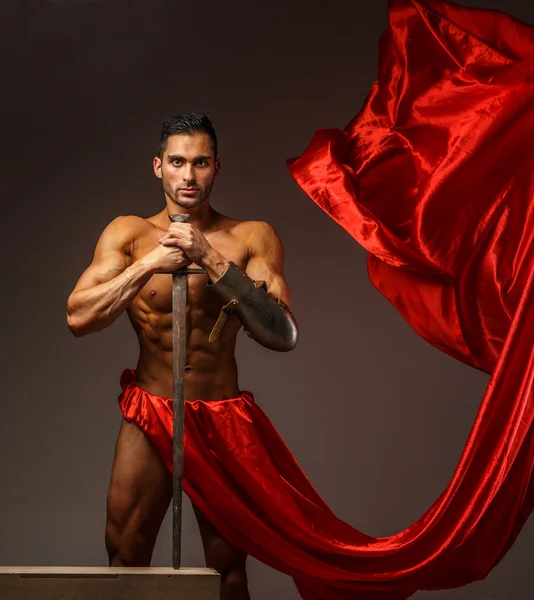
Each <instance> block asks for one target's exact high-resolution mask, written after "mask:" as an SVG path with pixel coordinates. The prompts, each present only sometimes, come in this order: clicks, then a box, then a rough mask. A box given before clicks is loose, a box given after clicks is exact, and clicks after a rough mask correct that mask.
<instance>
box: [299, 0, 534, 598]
mask: <svg viewBox="0 0 534 600" xmlns="http://www.w3.org/2000/svg"><path fill="white" fill-rule="evenodd" d="M389 23H390V27H389V29H388V30H387V31H386V33H385V34H384V35H383V37H382V39H381V42H380V53H379V74H378V79H377V81H376V82H375V84H374V85H373V87H372V89H371V91H370V93H369V95H368V97H367V99H366V102H365V104H364V106H363V108H362V110H361V111H360V112H359V113H358V114H357V115H356V117H355V118H354V119H353V120H352V121H351V122H350V123H349V124H348V125H347V127H346V128H345V129H344V130H343V131H340V130H335V129H330V130H320V131H318V132H317V133H316V134H315V136H314V138H313V140H312V142H311V143H310V145H309V147H308V148H307V149H306V151H305V152H304V154H303V155H302V156H301V157H299V158H296V159H290V160H288V166H289V169H290V171H291V173H292V175H293V176H294V178H295V180H296V181H297V183H298V184H299V185H300V186H301V187H302V189H303V190H304V191H305V192H306V193H307V194H308V195H309V196H310V197H311V198H312V199H313V200H314V201H315V202H316V203H317V204H318V205H319V206H320V207H321V208H322V209H323V210H324V211H325V212H326V213H327V214H328V215H330V216H331V217H332V218H333V219H334V220H335V221H336V222H338V223H339V224H340V225H341V226H342V227H343V228H344V229H345V230H346V231H347V232H349V233H350V234H351V235H352V236H353V237H354V238H355V239H356V240H357V241H358V242H359V243H360V244H361V245H362V246H364V247H365V248H366V249H367V250H368V251H369V260H368V272H369V276H370V279H371V281H372V283H373V284H374V285H375V286H376V287H377V288H378V290H380V292H382V294H384V295H385V297H386V298H388V299H389V300H390V302H392V303H393V305H394V306H395V307H396V308H397V309H398V311H399V312H400V313H401V314H402V316H403V317H404V318H405V319H406V321H407V322H408V323H409V324H410V325H411V326H412V327H413V328H414V329H415V330H416V331H417V332H418V333H419V334H420V335H421V336H422V337H423V338H425V339H426V340H427V341H428V342H430V343H431V344H433V345H434V346H436V347H437V348H439V349H441V350H442V351H444V352H446V353H448V354H449V355H451V356H453V357H455V358H457V359H459V360H461V361H463V362H465V363H467V364H469V365H472V366H473V367H475V368H478V369H482V370H484V371H486V372H487V373H490V374H491V380H490V383H489V385H488V388H487V391H486V394H485V396H484V399H483V401H482V404H481V407H480V410H479V413H478V415H477V417H476V420H475V423H474V425H473V429H472V431H471V434H470V436H469V438H468V441H467V444H466V447H465V449H464V452H463V455H462V457H461V460H460V462H459V464H458V467H457V469H456V471H455V473H454V476H453V478H452V481H451V483H450V484H449V486H448V487H447V489H446V490H445V491H444V492H443V494H442V495H441V497H440V498H438V500H437V501H436V502H435V503H434V505H433V506H432V507H431V508H430V510H429V511H428V512H427V513H426V514H424V515H423V516H422V517H421V518H420V519H419V520H418V521H417V522H416V523H415V524H413V525H412V526H411V527H409V528H408V529H406V530H405V531H403V532H400V533H399V534H397V535H394V536H391V537H389V538H383V539H381V540H375V541H372V542H371V543H368V545H367V546H366V547H363V546H362V547H361V548H357V547H356V548H354V553H355V555H356V554H360V556H361V557H363V558H364V560H356V561H354V570H353V571H352V572H351V579H352V580H359V581H361V582H365V581H368V580H369V578H370V577H371V576H372V577H373V579H374V581H376V582H379V581H380V582H383V584H384V586H388V587H390V588H392V589H401V588H404V587H405V586H413V587H414V588H415V589H433V588H434V589H435V588H450V587H456V586H460V585H463V584H465V583H468V582H471V581H473V580H477V579H481V578H484V577H485V576H486V574H487V573H488V572H489V571H490V570H491V569H492V567H493V566H494V565H495V564H496V563H497V562H498V561H499V560H500V559H501V558H502V556H503V555H504V554H505V553H506V552H507V550H508V549H509V548H510V546H511V545H512V543H513V541H514V539H515V538H516V536H517V534H518V533H519V531H520V529H521V527H522V525H523V524H524V522H525V520H526V519H527V517H528V515H529V514H530V513H531V511H532V508H533V506H534V480H533V479H532V465H533V460H534V422H533V406H534V398H533V394H532V382H533V374H534V367H533V363H534V350H533V347H534V344H533V332H534V281H533V262H534V193H533V192H534V179H533V167H532V164H533V157H534V110H533V107H534V85H533V83H534V27H531V26H529V25H526V24H524V23H521V22H520V21H518V20H515V19H513V18H512V17H510V16H508V15H506V14H504V13H502V12H499V11H490V10H479V9H470V8H464V7H460V6H458V5H455V4H452V3H449V2H444V1H439V0H391V1H390V3H389ZM378 550H379V552H378Z"/></svg>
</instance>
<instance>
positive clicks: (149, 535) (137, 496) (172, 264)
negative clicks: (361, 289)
mask: <svg viewBox="0 0 534 600" xmlns="http://www.w3.org/2000/svg"><path fill="white" fill-rule="evenodd" d="M153 166H154V172H155V174H156V177H158V178H159V179H161V181H162V184H163V190H164V193H165V208H164V209H163V210H162V211H161V212H159V213H158V214H156V215H154V216H152V217H149V218H147V219H144V218H140V217H136V216H123V217H118V218H116V219H115V220H114V221H112V222H111V223H110V224H109V225H108V226H107V227H106V229H105V230H104V232H103V233H102V235H101V237H100V239H99V241H98V244H97V246H96V250H95V253H94V258H93V261H92V263H91V265H90V266H89V268H88V269H87V270H86V271H85V272H84V273H83V274H82V276H81V277H80V279H79V281H78V282H77V284H76V286H75V288H74V290H73V292H72V294H71V295H70V297H69V300H68V307H67V320H68V326H69V328H70V329H71V331H72V332H73V333H74V335H76V336H82V335H86V334H88V333H93V332H97V331H100V330H102V329H104V328H105V327H108V326H109V325H111V323H113V321H115V319H117V317H119V316H120V315H121V314H122V313H123V312H124V311H127V313H128V316H129V318H130V321H131V323H132V325H133V327H134V329H135V331H136V333H137V336H138V338H139V347H140V353H139V360H138V363H137V368H136V384H137V385H138V386H139V387H140V388H142V389H143V390H146V391H148V392H150V393H151V394H154V395H156V396H161V397H163V398H171V397H172V315H171V280H172V276H171V275H170V273H172V272H173V271H175V270H176V269H179V268H180V267H184V266H188V265H191V264H192V265H194V266H197V267H201V268H203V269H204V270H205V271H206V274H205V275H189V276H188V289H189V300H188V307H187V318H188V321H187V328H188V340H187V357H186V375H185V398H186V400H187V399H195V400H204V401H214V400H221V399H231V398H235V397H236V396H239V394H240V391H239V386H238V374H237V365H236V360H235V355H234V350H235V344H236V337H237V333H238V331H239V329H240V327H241V326H242V325H243V326H244V328H245V329H246V330H247V332H248V333H249V335H251V336H252V337H253V338H255V339H256V340H257V341H258V342H259V343H261V344H262V345H264V346H266V347H269V348H272V349H275V350H280V351H285V350H291V349H292V348H293V347H294V346H295V344H296V342H297V337H298V334H297V329H296V323H295V321H294V320H293V317H292V315H291V313H290V311H289V308H288V307H289V306H290V295H289V291H288V287H287V284H286V282H285V280H284V277H283V274H282V269H283V248H282V245H281V242H280V240H279V238H278V236H277V235H276V233H275V232H274V230H273V229H272V228H271V227H270V226H269V225H268V224H267V223H264V222H255V221H249V222H246V221H245V222H240V221H236V220H234V219H231V218H228V217H225V216H223V215H222V214H219V213H218V212H216V211H215V210H214V209H213V208H212V207H211V205H210V192H211V190H212V187H213V184H214V181H215V178H216V176H217V174H218V173H219V168H220V162H219V159H218V158H217V139H216V135H215V132H214V130H213V127H212V125H211V123H210V121H209V119H208V118H207V117H205V116H203V115H195V114H180V115H178V116H176V117H171V118H169V119H168V120H167V121H166V122H165V123H164V125H163V129H162V133H161V143H160V152H159V156H156V157H155V158H154V161H153ZM173 213H188V214H190V215H191V217H190V221H189V222H188V223H171V222H170V220H169V214H173ZM238 268H239V269H241V270H242V271H245V272H246V274H247V275H248V276H249V277H250V278H251V279H252V280H255V281H264V282H265V285H266V289H267V290H268V294H267V293H265V291H264V290H262V289H261V288H259V287H258V286H257V285H253V282H252V281H251V280H250V279H248V277H244V276H243V273H242V271H239V270H238ZM227 280H228V281H227ZM275 299H279V300H280V301H278V302H277V301H276V300H275ZM223 306H226V307H227V310H228V309H229V310H231V311H232V309H233V312H230V313H229V315H228V318H227V321H226V323H225V324H224V326H223V327H222V329H220V332H219V333H218V335H212V338H216V339H212V341H209V337H210V333H212V334H213V333H214V331H213V328H214V324H215V322H216V321H217V319H218V317H219V315H220V313H221V308H222V307H223ZM171 496H172V477H171V473H170V471H169V469H168V465H167V466H166V465H165V464H164V462H163V461H162V459H161V457H160V455H158V453H157V452H156V450H155V449H154V446H153V444H151V442H150V441H149V439H148V438H147V436H146V435H145V433H143V431H142V430H141V429H140V428H139V427H138V425H137V424H135V423H133V422H130V421H128V420H126V419H124V418H123V420H122V424H121V428H120V432H119V436H118V439H117V444H116V452H115V459H114V463H113V468H112V473H111V481H110V487H109V493H108V503H107V526H106V547H107V551H108V555H109V562H110V565H112V566H121V565H129V566H147V565H149V564H150V561H151V557H152V552H153V548H154V544H155V541H156V537H157V534H158V531H159V528H160V525H161V522H162V520H163V518H164V515H165V513H166V511H167V508H168V506H169V502H170V500H171ZM194 508H195V514H196V517H197V520H198V524H199V528H200V533H201V538H202V542H203V546H204V553H205V557H206V564H207V565H208V566H209V567H212V568H214V569H216V570H217V571H219V573H221V581H222V587H221V598H222V599H225V600H226V599H227V600H230V599H232V600H241V599H248V598H249V597H250V596H249V593H248V589H247V577H246V569H245V561H246V555H245V553H244V552H242V551H240V550H238V549H237V548H235V547H232V546H231V545H230V544H229V543H228V542H226V541H225V540H224V539H223V538H222V537H221V535H219V533H218V531H217V530H216V529H215V528H214V527H213V526H212V525H211V523H210V522H208V520H207V519H206V518H205V517H204V516H203V515H202V514H201V513H200V511H199V510H198V508H197V507H194Z"/></svg>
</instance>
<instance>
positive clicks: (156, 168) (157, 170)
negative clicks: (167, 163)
mask: <svg viewBox="0 0 534 600" xmlns="http://www.w3.org/2000/svg"><path fill="white" fill-rule="evenodd" d="M152 165H153V167H154V173H155V175H156V177H157V178H158V179H161V178H162V177H163V175H162V173H161V158H160V157H159V156H154V160H153V161H152Z"/></svg>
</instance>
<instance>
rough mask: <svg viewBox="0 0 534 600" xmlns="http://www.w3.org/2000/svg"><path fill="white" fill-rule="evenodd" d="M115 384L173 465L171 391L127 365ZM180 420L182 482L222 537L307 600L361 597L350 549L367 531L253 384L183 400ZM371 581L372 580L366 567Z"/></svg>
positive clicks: (132, 416)
mask: <svg viewBox="0 0 534 600" xmlns="http://www.w3.org/2000/svg"><path fill="white" fill-rule="evenodd" d="M121 387H122V390H123V391H122V394H121V395H120V396H119V404H120V407H121V410H122V413H123V415H124V417H125V419H127V420H128V421H131V422H133V423H136V424H137V425H138V426H139V427H140V428H141V429H142V431H143V432H144V433H145V434H146V436H147V437H148V439H149V440H150V441H151V443H152V444H153V446H154V448H155V449H156V451H157V452H158V454H159V456H160V457H161V458H162V460H163V462H164V463H165V465H166V466H167V467H168V469H169V470H172V400H171V399H169V398H162V397H160V396H155V395H153V394H150V393H149V392H147V391H145V390H143V389H141V388H140V387H138V386H137V385H136V379H135V371H133V370H132V369H127V370H125V371H124V373H123V374H122V377H121ZM184 420H185V421H184V473H183V489H184V491H185V493H186V494H187V495H188V496H189V497H190V498H191V501H192V502H193V503H194V504H195V505H196V506H197V507H198V508H199V509H200V510H201V511H202V513H203V514H204V515H205V516H206V518H207V519H208V520H209V521H210V522H211V523H212V524H213V525H214V526H215V527H216V528H217V529H218V531H219V532H220V533H221V535H222V536H223V537H224V538H225V539H226V540H227V541H228V542H230V543H231V544H233V545H234V546H236V547H237V548H240V549H241V550H243V551H245V552H247V553H248V554H250V555H251V556H254V557H255V558H257V559H258V560H261V561H262V562H264V563H266V564H268V565H270V566H271V567H273V568H275V569H277V570H279V571H282V572H283V573H287V574H288V575H291V576H292V577H293V578H294V579H295V583H296V585H297V587H298V589H299V591H300V594H301V596H302V597H303V598H305V599H307V600H315V599H334V598H351V597H352V598H364V597H365V594H364V595H361V592H359V593H358V592H356V591H354V590H355V585H354V584H355V582H353V581H350V573H351V571H356V570H357V569H356V565H357V564H358V561H359V560H365V559H363V557H362V558H361V559H359V555H360V554H361V553H360V552H358V551H357V550H356V551H355V549H356V548H359V547H361V546H363V547H365V546H366V545H367V542H368V541H370V540H372V539H373V538H370V537H368V536H366V535H364V534H362V533H360V532H358V531H356V530H355V529H353V528H352V527H350V526H349V525H347V524H346V523H344V522H343V521H341V520H340V519H338V518H337V517H336V516H335V515H334V514H333V513H332V511H331V510H330V509H329V508H328V506H327V505H326V504H325V503H324V501H323V500H322V499H321V497H320V496H319V494H318V493H317V492H316V490H315V489H314V488H313V486H312V485H311V483H310V482H309V481H308V479H307V477H306V475H305V474H304V473H303V471H302V470H301V468H300V467H299V465H298V463H297V461H296V460H295V458H294V457H293V455H292V454H291V452H290V451H289V449H288V448H287V446H286V445H285V443H284V441H283V440H282V438H281V437H280V435H279V434H278V433H277V431H276V429H275V428H274V426H273V425H272V423H271V422H270V421H269V419H268V418H267V416H266V415H265V413H264V412H263V411H262V410H261V409H260V407H259V406H258V405H257V404H256V403H255V401H254V397H253V395H252V394H251V393H250V392H242V394H241V396H240V397H238V398H232V399H229V400H217V401H203V400H186V401H185V410H184ZM355 545H356V546H355ZM368 580H369V582H370V585H371V586H372V583H371V582H372V580H373V575H369V577H368ZM330 586H334V587H335V588H338V589H334V587H330ZM351 588H352V590H353V591H351ZM357 588H358V589H360V590H361V589H365V588H366V584H365V583H363V584H362V582H361V581H360V582H358V583H357ZM410 593H411V592H409V593H407V592H403V593H402V594H399V595H393V596H392V595H391V592H389V593H388V594H385V595H384V596H383V597H384V598H388V599H389V598H406V597H407V596H409V595H410ZM376 597H378V596H376V594H373V598H376Z"/></svg>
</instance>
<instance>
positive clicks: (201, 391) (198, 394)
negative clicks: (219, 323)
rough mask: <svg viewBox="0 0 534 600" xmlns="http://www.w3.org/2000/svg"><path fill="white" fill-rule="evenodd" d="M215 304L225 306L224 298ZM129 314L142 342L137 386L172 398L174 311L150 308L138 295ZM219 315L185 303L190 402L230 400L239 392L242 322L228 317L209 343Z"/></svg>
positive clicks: (186, 387) (187, 389)
mask: <svg viewBox="0 0 534 600" xmlns="http://www.w3.org/2000/svg"><path fill="white" fill-rule="evenodd" d="M143 304H145V306H142V305H143ZM210 304H211V303H210ZM141 306H142V308H144V309H145V310H142V309H141ZM217 306H218V307H222V302H221V303H217ZM199 308H200V307H199ZM147 309H148V310H147ZM128 315H129V317H130V321H131V323H132V325H133V327H134V329H135V331H136V333H137V337H138V340H139V359H138V362H137V367H136V378H137V385H138V386H139V387H141V388H142V389H144V390H146V391H147V392H150V393H152V394H155V395H157V396H162V397H164V398H172V395H173V368H172V315H171V313H170V312H168V313H167V312H165V313H160V312H158V311H153V310H150V309H149V307H148V306H146V303H144V302H143V301H142V299H138V300H137V302H136V301H134V303H132V306H131V307H130V310H129V311H128ZM218 316H219V313H218V312H214V311H207V312H206V310H205V309H204V310H199V309H198V308H195V307H191V306H188V307H187V326H186V331H187V350H186V361H185V376H184V386H185V389H184V396H185V399H186V400H227V399H230V398H236V397H237V396H239V386H238V371H237V363H236V360H235V345H236V338H237V333H238V331H239V328H240V323H239V321H238V319H237V318H236V317H235V316H230V317H229V318H228V321H227V322H226V324H225V326H224V328H223V330H222V331H221V333H220V335H219V338H218V339H217V340H216V341H215V342H209V341H208V338H209V334H210V332H211V330H212V328H213V325H214V324H215V322H216V320H217V317H218Z"/></svg>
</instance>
